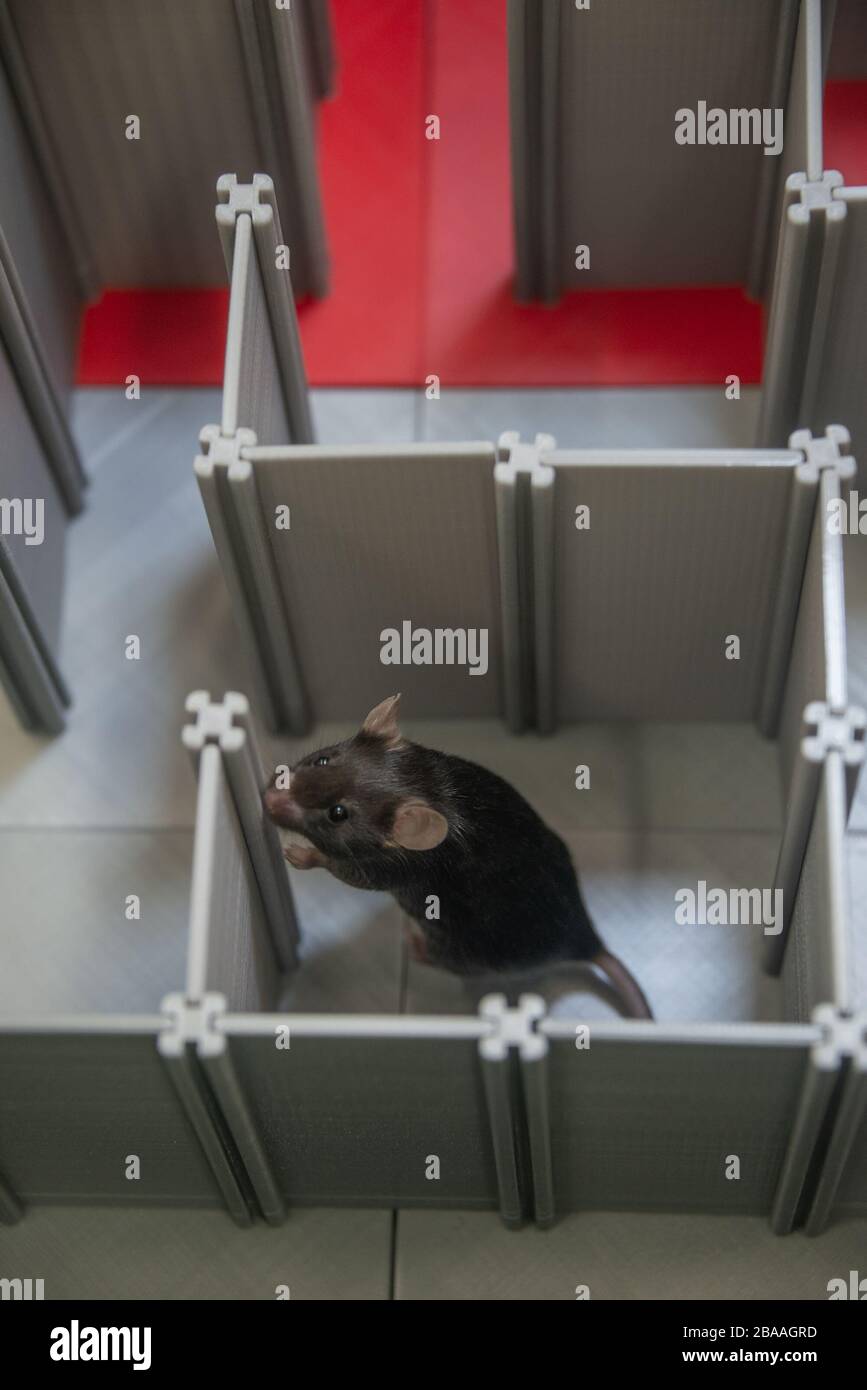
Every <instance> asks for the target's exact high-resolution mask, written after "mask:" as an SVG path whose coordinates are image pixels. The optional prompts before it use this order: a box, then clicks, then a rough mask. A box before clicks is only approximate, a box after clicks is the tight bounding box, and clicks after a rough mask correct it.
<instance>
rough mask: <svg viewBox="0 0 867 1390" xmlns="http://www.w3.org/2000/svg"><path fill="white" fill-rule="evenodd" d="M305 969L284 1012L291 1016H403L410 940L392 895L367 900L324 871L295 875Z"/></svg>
mask: <svg viewBox="0 0 867 1390" xmlns="http://www.w3.org/2000/svg"><path fill="white" fill-rule="evenodd" d="M291 879H292V890H293V892H294V894H295V905H296V908H297V912H298V924H299V927H300V930H301V946H300V955H301V964H300V967H299V969H298V971H297V972H296V973H295V974H294V975H290V976H289V977H288V978H287V980H286V986H285V989H284V991H283V994H282V996H281V1005H282V1007H283V1008H285V1009H288V1010H290V1011H291V1012H292V1013H397V1012H398V1010H399V1008H400V983H401V964H402V946H403V935H402V926H401V912H400V910H399V908H398V907H397V905H396V903H395V902H394V900H393V899H392V898H391V897H390V896H389V895H388V894H387V893H360V892H358V891H357V890H356V889H353V888H349V887H347V885H346V884H345V883H338V881H337V880H336V879H334V878H332V877H331V875H330V874H327V873H325V872H324V871H323V870H321V869H309V870H306V871H303V872H302V871H301V870H294V869H293V870H292V872H291Z"/></svg>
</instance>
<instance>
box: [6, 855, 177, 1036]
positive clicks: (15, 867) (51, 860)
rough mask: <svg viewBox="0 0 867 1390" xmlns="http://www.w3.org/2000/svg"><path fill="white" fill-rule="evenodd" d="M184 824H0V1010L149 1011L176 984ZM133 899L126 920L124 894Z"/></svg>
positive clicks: (19, 1013) (174, 987)
mask: <svg viewBox="0 0 867 1390" xmlns="http://www.w3.org/2000/svg"><path fill="white" fill-rule="evenodd" d="M192 841H193V837H192V833H191V832H189V831H177V832H164V831H124V830H111V829H102V830H47V831H44V832H40V831H35V830H0V883H2V884H3V913H2V914H0V959H2V961H3V969H2V970H0V1015H3V1014H7V1015H8V1014H11V1015H14V1016H20V1015H22V1014H46V1013H54V1012H57V1013H125V1012H128V1013H155V1012H157V1011H158V1009H159V1004H160V1000H161V999H162V997H163V995H164V994H167V993H169V992H170V991H173V990H180V989H183V987H184V980H185V978H186V957H187V922H188V918H189V907H190V871H191V864H192V847H193V846H192ZM131 894H136V895H138V897H139V898H140V902H141V908H140V912H141V916H140V919H139V920H138V921H134V920H133V921H127V918H126V900H127V897H128V896H129V895H131Z"/></svg>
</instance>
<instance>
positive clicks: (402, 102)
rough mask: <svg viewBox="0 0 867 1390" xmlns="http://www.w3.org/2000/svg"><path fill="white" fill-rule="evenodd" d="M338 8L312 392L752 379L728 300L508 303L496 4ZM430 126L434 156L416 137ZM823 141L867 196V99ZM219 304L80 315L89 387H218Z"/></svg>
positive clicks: (183, 298) (699, 295)
mask: <svg viewBox="0 0 867 1390" xmlns="http://www.w3.org/2000/svg"><path fill="white" fill-rule="evenodd" d="M331 9H332V18H333V21H334V25H335V36H336V47H337V53H338V61H339V74H338V90H337V93H336V96H335V98H334V99H333V100H331V101H328V102H325V103H323V105H322V106H321V108H320V113H319V149H320V168H321V177H322V187H323V198H324V204H325V217H326V226H327V231H328V239H329V252H330V257H331V270H332V278H331V284H332V288H331V293H330V295H329V296H328V298H327V299H325V300H323V301H321V302H308V303H305V304H302V305H301V306H300V307H299V319H300V324H301V334H302V339H303V344H304V354H305V360H306V363H307V372H308V376H309V379H310V383H311V385H314V386H362V385H364V386H411V385H417V384H419V383H422V382H424V380H425V378H426V377H427V376H428V375H430V374H436V375H437V376H439V378H440V380H441V383H442V385H443V386H444V387H448V386H518V385H525V386H565V385H580V386H616V385H652V384H658V385H669V384H701V383H713V384H717V383H719V382H721V381H722V380H723V379H724V377H725V376H726V375H728V374H729V373H730V372H736V373H737V374H738V375H739V376H740V377H741V380H742V381H743V382H744V383H750V382H756V381H758V380H759V379H760V376H761V313H760V310H759V308H758V306H756V305H754V304H750V303H749V302H748V301H747V299H746V298H745V296H744V295H743V293H742V292H741V290H740V289H739V288H737V287H725V286H723V287H708V288H700V289H685V288H675V289H668V290H658V289H655V290H615V291H604V290H591V291H586V292H584V293H578V294H572V295H569V296H567V297H566V298H564V300H563V301H562V302H561V303H560V304H558V305H556V306H554V307H543V306H536V305H518V304H516V303H515V302H514V300H513V299H512V296H511V278H512V263H513V249H512V222H511V203H510V170H509V122H508V85H507V65H506V18H505V15H506V7H505V5H504V4H500V3H492V2H491V0H376V4H375V5H374V4H364V5H362V4H360V3H359V0H332V6H331ZM429 114H436V115H437V116H438V117H439V119H440V123H441V138H440V139H439V140H438V141H434V140H427V139H426V138H425V117H426V116H427V115H429ZM825 125H826V133H825V165H826V167H827V168H836V169H840V170H841V171H842V172H843V173H844V175H845V177H846V180H847V182H848V183H850V184H856V183H867V83H863V82H835V83H829V85H828V89H827V92H826V101H825ZM278 196H279V189H278ZM202 215H203V216H208V215H210V210H209V209H207V208H205V209H203V211H202ZM214 235H215V236H216V230H215V233H214ZM226 302H227V295H226V291H225V289H224V288H222V287H221V288H219V289H214V290H191V291H184V290H174V291H168V290H167V291H143V290H113V291H109V292H107V293H106V294H104V295H103V296H102V298H101V299H100V301H99V302H98V303H97V304H95V305H92V306H90V308H89V309H88V311H87V313H86V316H85V321H84V329H83V334H82V344H81V354H80V364H79V381H80V383H81V384H84V385H104V384H113V383H119V382H122V381H123V380H124V378H125V377H126V376H127V375H128V374H129V373H130V372H135V373H136V374H137V375H139V376H140V377H141V379H142V382H143V383H144V384H151V385H157V384H178V385H203V384H204V385H208V384H213V385H216V384H218V383H219V382H220V380H221V377H222V361H223V339H224V332H225V319H226Z"/></svg>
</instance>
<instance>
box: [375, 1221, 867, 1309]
mask: <svg viewBox="0 0 867 1390" xmlns="http://www.w3.org/2000/svg"><path fill="white" fill-rule="evenodd" d="M865 1242H867V1221H863V1220H852V1221H846V1222H839V1223H837V1224H836V1225H834V1226H832V1227H831V1229H830V1230H828V1231H827V1232H826V1233H825V1234H824V1235H822V1236H819V1237H817V1238H812V1239H808V1238H807V1237H806V1236H804V1235H801V1234H799V1233H796V1234H795V1235H791V1236H786V1238H785V1239H781V1238H780V1237H779V1236H775V1235H772V1234H771V1232H770V1230H769V1229H768V1224H767V1222H766V1221H765V1220H763V1219H762V1218H761V1217H751V1216H736V1217H727V1216H660V1215H650V1214H647V1215H645V1214H637V1213H634V1212H629V1213H626V1212H623V1213H621V1212H582V1213H580V1214H578V1215H574V1216H567V1217H563V1218H562V1219H561V1220H560V1221H558V1223H557V1224H556V1226H554V1227H553V1228H552V1229H551V1230H550V1231H537V1230H534V1229H532V1228H527V1229H525V1230H522V1231H507V1230H506V1229H505V1228H504V1227H503V1226H502V1225H501V1224H500V1223H499V1221H498V1220H497V1219H496V1217H492V1216H489V1215H488V1214H487V1213H482V1212H478V1213H477V1212H460V1213H458V1212H424V1211H404V1212H401V1214H400V1217H399V1220H398V1239H397V1266H396V1280H395V1297H396V1298H398V1299H403V1300H413V1301H430V1302H434V1301H439V1300H447V1299H449V1300H456V1301H457V1300H464V1299H466V1300H473V1301H491V1302H494V1301H498V1300H501V1299H504V1300H511V1299H516V1300H521V1301H522V1302H534V1301H540V1300H545V1301H547V1300H551V1301H555V1300H559V1299H566V1300H575V1298H576V1289H577V1288H578V1286H579V1285H586V1286H588V1287H589V1290H590V1298H591V1300H592V1299H603V1298H611V1299H634V1298H641V1299H644V1298H649V1299H690V1300H692V1299H711V1298H720V1299H743V1300H762V1299H827V1297H828V1281H829V1280H830V1279H836V1278H844V1279H845V1278H848V1274H849V1270H850V1269H858V1268H859V1267H861V1268H863V1257H864V1248H865Z"/></svg>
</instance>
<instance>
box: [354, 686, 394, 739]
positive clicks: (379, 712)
mask: <svg viewBox="0 0 867 1390" xmlns="http://www.w3.org/2000/svg"><path fill="white" fill-rule="evenodd" d="M399 708H400V696H399V695H389V697H388V699H387V700H383V701H382V704H379V705H377V706H376V709H372V710H371V711H370V714H369V715H368V716H367V718H366V719H365V721H364V723H363V724H362V726H361V732H362V733H363V734H367V735H368V737H370V738H381V739H384V740H385V745H386V747H387V748H396V747H397V746H398V744H399V743H401V742H402V741H403V740H402V739H401V736H400V728H399V726H398V722H397V714H398V709H399Z"/></svg>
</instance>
